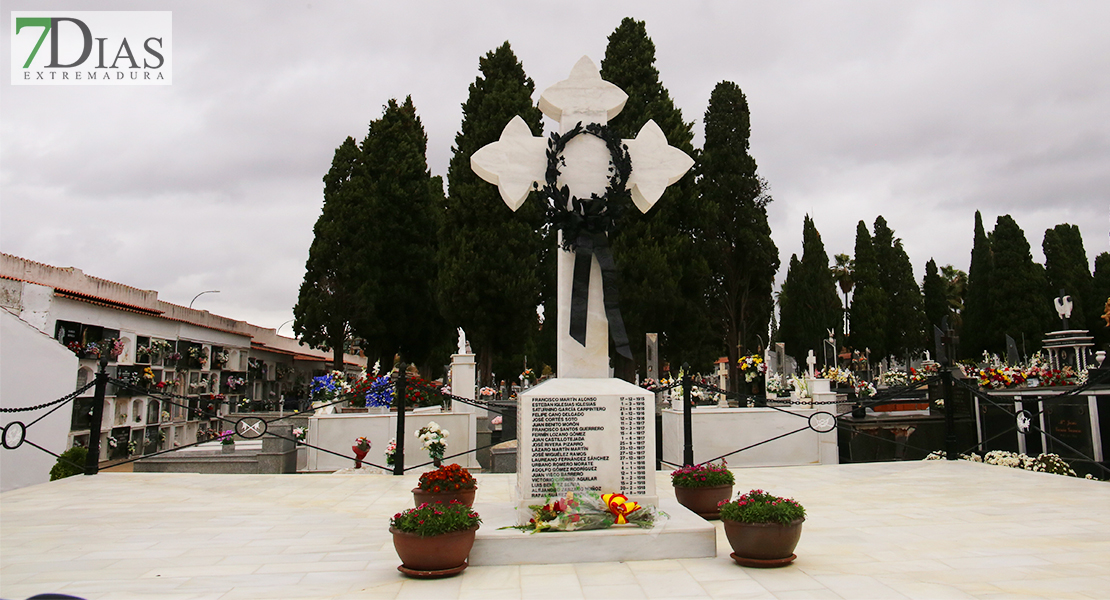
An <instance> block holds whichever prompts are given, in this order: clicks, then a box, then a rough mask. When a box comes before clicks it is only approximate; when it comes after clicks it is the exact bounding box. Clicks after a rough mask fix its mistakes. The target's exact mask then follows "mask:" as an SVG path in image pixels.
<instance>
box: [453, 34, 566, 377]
mask: <svg viewBox="0 0 1110 600" xmlns="http://www.w3.org/2000/svg"><path fill="white" fill-rule="evenodd" d="M478 70H479V71H480V74H479V75H478V77H476V78H475V79H474V82H473V83H472V84H470V92H469V95H468V96H467V99H466V102H465V103H464V104H463V105H462V109H463V120H462V125H461V126H460V129H459V133H458V134H457V135H456V136H455V145H454V147H453V148H452V153H453V154H452V157H451V162H450V165H449V166H448V169H447V183H448V195H447V200H446V205H445V206H444V210H443V218H442V223H441V227H440V229H439V232H440V251H439V264H440V280H439V287H438V289H437V294H438V295H437V297H438V300H439V306H440V308H441V310H442V313H443V316H444V318H445V319H446V320H447V322H448V323H449V324H450V325H451V326H452V327H462V328H463V329H464V330H465V331H466V334H467V338H468V339H469V340H471V345H472V348H473V349H474V351H475V352H476V353H477V355H478V362H479V366H480V372H481V375H482V377H483V379H484V381H485V382H487V383H488V382H489V379H488V378H489V376H490V374H491V372H492V371H494V370H501V369H505V370H507V369H509V368H510V367H509V363H508V360H509V359H510V358H511V357H512V356H513V355H515V354H518V353H522V352H523V350H524V347H525V343H526V341H527V340H528V339H529V337H530V336H532V335H533V333H534V332H535V331H536V329H537V326H538V322H537V317H536V307H537V305H539V304H540V303H541V302H544V301H547V302H546V305H547V310H545V314H546V315H547V316H548V321H549V324H548V326H549V327H554V324H555V306H554V303H553V302H551V301H550V300H553V294H548V293H546V292H547V290H553V289H554V287H555V270H554V266H553V264H551V263H552V261H550V260H549V257H550V254H551V253H552V250H553V248H554V241H551V242H550V243H545V241H544V239H543V234H542V220H543V206H542V204H541V203H540V202H539V200H538V199H537V198H535V197H534V195H533V196H532V197H529V199H528V200H527V201H526V202H525V203H524V205H523V206H521V207H520V208H519V209H518V210H517V211H516V212H515V213H514V212H513V211H511V210H509V207H508V206H506V205H505V202H504V200H502V199H501V195H500V193H499V192H498V189H497V187H496V186H493V185H490V184H489V183H486V182H485V181H483V180H481V179H480V178H479V177H478V176H477V175H476V174H475V173H474V172H473V171H472V170H471V168H470V156H471V155H472V154H474V153H475V152H477V151H478V150H479V149H480V148H481V147H483V146H485V145H486V144H489V143H491V142H495V141H497V139H498V138H499V137H500V136H501V131H502V130H503V129H504V128H505V125H506V124H507V123H508V122H509V121H510V120H512V118H513V117H515V116H517V115H519V116H520V117H522V118H523V119H524V121H525V122H526V123H527V124H528V127H529V128H530V129H531V130H532V133H533V134H534V135H540V134H541V133H542V126H541V124H540V121H541V115H540V111H539V110H538V109H537V108H536V107H535V106H533V104H532V92H533V90H534V89H535V84H534V83H533V82H532V80H531V79H530V78H529V77H528V76H527V75H526V74H525V73H524V67H523V66H522V65H521V63H520V61H519V60H517V57H516V55H515V54H514V53H513V51H512V48H511V47H510V46H509V43H508V42H505V43H504V44H502V45H501V46H500V47H498V48H497V49H495V50H493V51H491V52H489V53H487V54H486V55H485V56H484V57H482V58H481V59H479V61H478ZM548 351H549V353H550V356H548V357H547V359H546V360H547V362H549V363H552V364H553V363H554V362H555V359H554V356H553V355H554V348H550V349H548ZM538 359H539V357H535V356H533V357H532V360H533V362H532V364H533V365H535V364H538V362H537V360H538ZM495 363H496V365H497V366H496V367H495ZM501 372H507V371H501Z"/></svg>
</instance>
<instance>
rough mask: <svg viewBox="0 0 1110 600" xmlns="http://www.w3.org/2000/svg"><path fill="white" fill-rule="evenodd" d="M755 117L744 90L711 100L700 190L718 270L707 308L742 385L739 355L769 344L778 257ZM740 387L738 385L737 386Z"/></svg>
mask: <svg viewBox="0 0 1110 600" xmlns="http://www.w3.org/2000/svg"><path fill="white" fill-rule="evenodd" d="M750 133H751V115H750V113H749V110H748V100H747V98H745V97H744V93H743V92H742V91H741V90H740V87H739V86H737V85H736V84H735V83H732V82H730V81H722V82H721V83H718V84H717V87H716V88H714V90H713V93H712V94H710V96H709V109H708V110H706V112H705V146H704V148H703V150H702V154H701V166H700V173H699V174H700V178H699V180H698V188H699V191H700V193H701V200H702V202H703V203H704V205H705V206H706V208H707V210H708V211H709V214H710V218H709V220H708V223H709V227H708V228H707V231H706V236H705V237H704V238H703V239H704V241H705V243H706V244H707V245H708V246H709V248H707V249H706V250H707V252H706V253H705V255H706V256H708V257H711V258H710V260H711V263H710V266H711V268H712V270H713V273H714V275H713V278H712V283H711V285H710V288H709V300H710V307H711V308H712V309H713V313H714V314H716V315H719V318H720V326H721V328H722V329H723V330H724V332H725V346H726V347H727V350H728V361H729V362H728V365H729V381H732V382H739V381H740V379H739V374H738V373H739V372H738V370H737V365H738V361H737V359H738V358H739V356H740V352H741V351H743V352H745V353H747V352H754V351H756V350H757V349H759V348H761V347H763V346H765V345H766V344H765V341H766V339H767V338H766V336H767V322H768V320H769V319H770V316H771V311H772V310H773V309H774V305H773V299H772V296H771V292H772V288H773V286H774V282H775V273H776V272H777V271H778V268H779V256H778V254H779V251H778V248H777V247H776V246H775V242H774V241H773V240H772V239H771V227H770V225H768V223H767V204H768V203H769V202H770V201H771V197H770V196H769V195H767V194H766V193H764V188H765V186H764V184H763V182H762V181H761V180H760V178H759V176H757V175H756V162H755V159H754V158H752V157H751V155H750V154H749V153H748V148H749V145H748V137H749V135H750ZM734 385H735V384H734Z"/></svg>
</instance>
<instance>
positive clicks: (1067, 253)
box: [1041, 223, 1105, 329]
mask: <svg viewBox="0 0 1110 600" xmlns="http://www.w3.org/2000/svg"><path fill="white" fill-rule="evenodd" d="M1041 249H1043V250H1044V271H1045V277H1047V278H1048V286H1049V290H1050V292H1051V293H1050V294H1049V296H1050V297H1051V298H1055V297H1056V296H1058V295H1059V293H1060V290H1064V293H1066V294H1067V295H1069V296H1071V299H1072V312H1071V319H1070V320H1069V325H1070V326H1071V327H1072V328H1074V329H1093V328H1094V326H1095V325H1096V323H1095V319H1097V318H1098V316H1097V315H1096V314H1095V313H1096V312H1097V314H1098V315H1101V314H1102V311H1099V310H1098V308H1101V307H1099V306H1097V305H1098V304H1100V303H1099V302H1098V301H1097V299H1096V298H1094V291H1093V290H1092V289H1091V285H1092V283H1093V277H1092V276H1091V270H1090V267H1089V266H1088V263H1087V251H1086V250H1084V249H1083V235H1082V234H1081V233H1080V232H1079V227H1078V226H1076V225H1068V224H1066V223H1063V224H1060V225H1057V226H1056V227H1053V228H1052V229H1046V230H1045V232H1044V241H1043V242H1042V243H1041ZM1103 302H1105V300H1103Z"/></svg>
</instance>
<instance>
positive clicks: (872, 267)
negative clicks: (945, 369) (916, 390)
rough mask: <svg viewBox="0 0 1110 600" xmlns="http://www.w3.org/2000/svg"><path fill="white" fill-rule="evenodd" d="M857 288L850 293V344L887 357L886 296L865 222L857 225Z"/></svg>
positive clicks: (858, 348) (860, 349)
mask: <svg viewBox="0 0 1110 600" xmlns="http://www.w3.org/2000/svg"><path fill="white" fill-rule="evenodd" d="M854 279H855V282H856V291H855V293H854V294H853V295H852V308H851V310H850V316H851V321H852V336H851V338H850V339H851V343H852V346H853V348H854V349H855V350H859V351H860V352H865V351H867V350H870V351H871V354H872V355H874V356H875V357H876V360H878V359H879V358H881V357H883V356H886V354H887V346H886V319H887V312H888V311H887V303H888V297H887V294H886V292H885V291H884V289H883V286H882V282H881V281H880V280H879V265H878V262H877V260H876V259H875V250H874V247H873V246H872V242H871V233H870V232H869V231H868V230H867V224H866V223H864V222H863V221H860V222H859V223H858V224H857V225H856V245H855V271H854Z"/></svg>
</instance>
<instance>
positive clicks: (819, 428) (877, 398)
mask: <svg viewBox="0 0 1110 600" xmlns="http://www.w3.org/2000/svg"><path fill="white" fill-rule="evenodd" d="M940 379H941V376H940V375H939V374H938V375H933V376H930V377H926V378H925V379H922V380H920V381H917V382H913V383H909V384H906V385H903V386H898V387H894V388H887V389H886V390H884V391H882V392H880V393H877V394H875V395H874V396H871V397H870V398H867V400H866V402H861V401H859V400H829V401H809V402H807V401H801V400H768V401H767V404H766V405H765V406H764V407H763V408H770V409H773V410H777V411H779V412H783V413H786V414H789V415H793V416H796V417H799V418H803V419H806V420H807V423H806V426H805V427H801V428H798V429H796V430H794V431H790V432H788V433H784V434H781V435H777V436H775V437H773V438H769V439H766V440H763V441H761V442H756V443H755V444H751V445H748V446H745V447H743V448H739V449H737V450H733V451H732V452H729V453H726V454H722V455H721V456H718V457H716V458H712V459H710V460H707V461H704V462H702V463H698V464H707V463H710V462H713V461H715V460H720V459H722V458H727V457H729V456H732V455H733V454H739V453H740V452H743V451H745V450H750V449H752V448H755V447H757V446H761V445H763V444H766V443H768V442H773V441H775V440H779V439H782V438H785V437H788V436H791V435H794V434H796V433H801V432H803V431H806V430H813V431H815V432H817V433H828V432H830V431H832V430H833V429H845V430H847V431H852V432H853V433H855V434H857V435H862V436H864V437H869V438H874V439H877V440H882V441H884V442H887V443H897V442H894V441H892V440H889V439H886V438H884V437H880V436H877V435H874V434H871V433H868V432H866V431H861V430H860V429H859V428H857V427H854V426H851V425H846V424H844V423H841V422H840V417H843V416H844V415H846V414H850V413H851V412H852V409H848V410H846V411H844V412H840V413H839V414H833V413H830V412H825V411H818V412H815V413H813V414H810V415H802V414H799V413H796V412H793V411H790V410H786V409H784V408H782V407H781V406H776V404H785V405H787V406H822V405H842V404H851V405H853V408H856V407H859V406H862V407H864V408H867V407H872V406H877V405H880V404H885V403H887V402H889V401H890V400H892V399H895V398H897V397H899V396H901V395H903V394H906V393H907V392H910V391H915V390H917V389H919V388H921V387H922V386H928V385H929V384H932V383H936V382H937V381H939V380H940ZM690 384H691V387H697V388H701V389H703V390H707V391H709V392H712V393H717V394H723V395H725V397H727V398H733V399H736V400H737V401H739V400H741V399H743V400H747V399H749V398H751V397H752V396H750V395H748V394H741V393H739V392H729V391H726V390H723V389H721V388H719V387H717V386H715V385H712V384H706V383H699V382H695V381H691V382H690ZM677 385H681V382H678V383H677ZM672 387H673V386H672ZM772 402H774V403H775V404H771V403H772ZM902 446H903V447H904V448H908V449H910V450H917V451H918V452H923V453H925V454H929V453H930V452H932V451H931V450H928V449H925V448H918V447H916V446H912V445H910V444H908V443H903V444H902ZM667 464H673V463H667Z"/></svg>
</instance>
